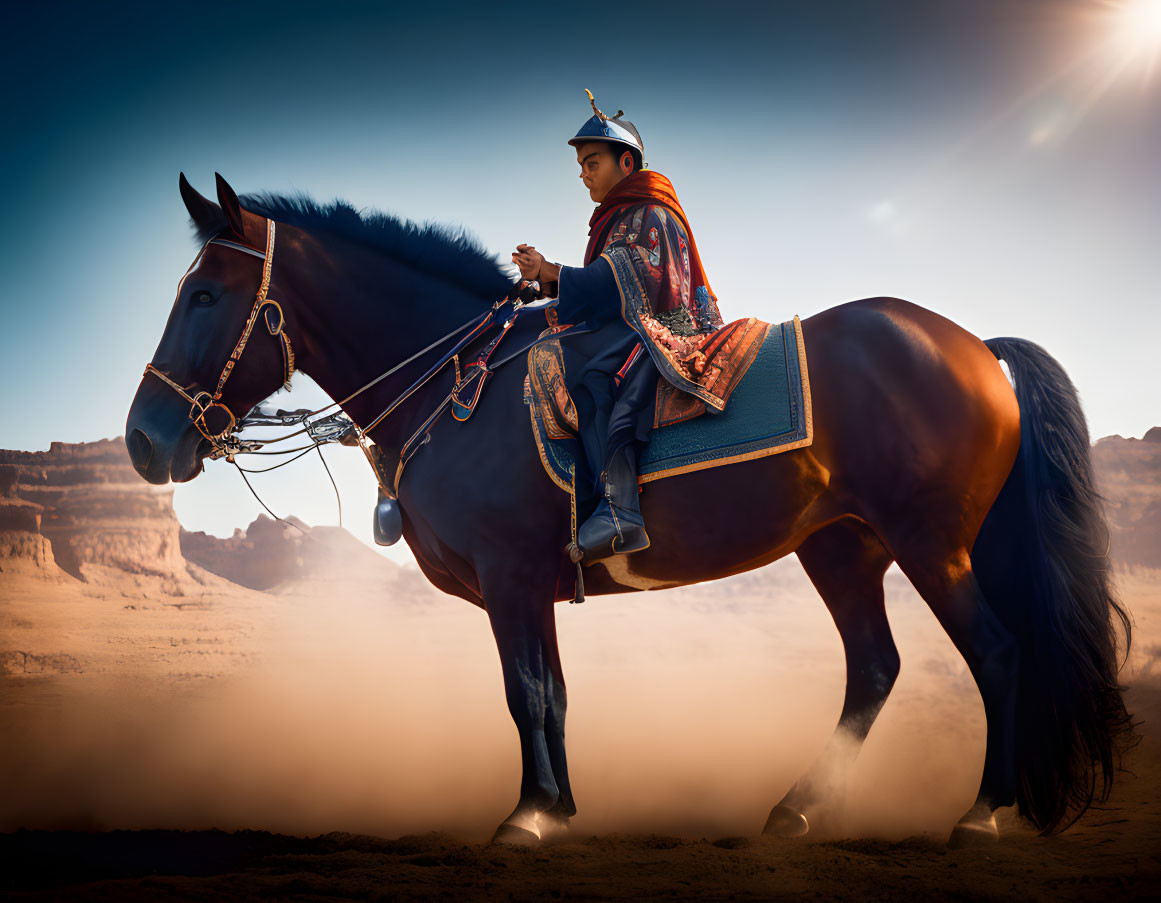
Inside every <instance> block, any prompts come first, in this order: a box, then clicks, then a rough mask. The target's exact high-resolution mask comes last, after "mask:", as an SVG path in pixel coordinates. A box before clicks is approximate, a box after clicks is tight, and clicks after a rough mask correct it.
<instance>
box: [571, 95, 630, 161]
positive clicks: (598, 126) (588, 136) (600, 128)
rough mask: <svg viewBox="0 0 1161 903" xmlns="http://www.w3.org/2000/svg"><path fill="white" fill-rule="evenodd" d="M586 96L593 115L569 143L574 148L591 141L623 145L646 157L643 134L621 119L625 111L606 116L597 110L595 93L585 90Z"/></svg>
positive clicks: (626, 120) (627, 121)
mask: <svg viewBox="0 0 1161 903" xmlns="http://www.w3.org/2000/svg"><path fill="white" fill-rule="evenodd" d="M585 94H587V95H588V96H589V103H590V104H592V107H593V115H592V116H591V117H590V118H589V120H588V121H587V122H585V124H584V125H582V126H581V127H580V131H578V132H577V133H576V135H575V136H573V137H572V138H570V139H569V142H568V143H569V144H571V145H572V146H573V147H579V146H580V145H582V144H585V143H587V142H589V141H607V142H608V143H609V144H623V145H625V146H626V147H630V148H632V149H633V150H636V151H637V152H638V153H640V154H641V156H642V157H644V156H645V142H643V141H642V140H641V133H640V132H638V131H637V127H636V126H634V125H633V123H631V122H630V121H629V120H628V119H622V118H621V117H622V116H624V115H625V112H624V111H623V110H617V115H616V116H606V115H605V114H604V113H602V112H601V111H600V110H598V109H597V102H596V100H594V99H593V92H592V91H590V90H589V89H588V88H585Z"/></svg>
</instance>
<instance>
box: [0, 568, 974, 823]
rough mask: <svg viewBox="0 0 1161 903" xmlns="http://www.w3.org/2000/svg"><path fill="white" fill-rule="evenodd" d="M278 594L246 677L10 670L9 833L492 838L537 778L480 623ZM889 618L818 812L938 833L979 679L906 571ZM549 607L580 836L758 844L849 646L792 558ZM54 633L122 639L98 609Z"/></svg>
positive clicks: (453, 613)
mask: <svg viewBox="0 0 1161 903" xmlns="http://www.w3.org/2000/svg"><path fill="white" fill-rule="evenodd" d="M239 592H240V593H248V595H247V596H246V598H247V599H255V598H258V597H259V596H262V594H254V593H250V592H249V591H241V590H239ZM264 598H269V599H270V600H271V603H270V605H269V611H268V612H267V614H265V615H263V616H262V617H258V615H253V614H247V612H253V611H258V609H257V608H252V609H242V608H240V609H239V613H238V615H237V617H238V619H240V622H239V625H238V626H239V628H241V627H245V631H246V635H247V637H248V639H247V640H246V643H248V644H249V646H248V652H247V655H246V656H244V657H243V658H244V659H245V664H244V665H242V666H239V667H238V668H236V669H234V670H233V671H230V672H228V673H223V674H218V675H216V676H205V675H201V676H198V675H193V676H186V677H184V678H183V677H181V676H178V677H174V676H173V675H172V674H168V673H164V672H160V671H158V670H157V669H152V670H150V669H148V668H144V667H142V668H136V669H123V670H120V671H119V670H118V669H117V668H114V667H106V668H101V669H97V670H84V671H82V672H80V673H68V672H61V673H52V674H45V675H43V676H37V675H28V674H21V675H18V676H14V675H11V674H10V675H8V676H6V677H4V678H2V679H0V680H2V682H0V694H2V697H3V698H2V700H0V716H2V718H3V723H2V724H0V729H2V737H0V773H2V774H3V776H4V784H5V789H4V792H3V794H2V795H0V831H8V830H13V829H16V828H19V827H28V828H84V829H113V828H162V827H164V828H187V829H204V828H211V827H216V828H221V829H226V830H233V829H241V828H254V829H265V830H270V831H277V832H284V833H294V834H318V833H322V832H328V831H345V832H354V833H368V834H376V835H383V836H397V835H399V834H405V833H419V832H426V831H432V830H440V831H446V832H449V833H451V834H453V835H457V836H461V837H463V838H465V839H469V840H483V839H487V838H488V837H490V836H491V833H492V831H493V830H494V829H495V826H496V825H497V824H498V823H499V822H500V821H501V820H502V819H503V818H504V817H505V816H506V815H507V814H508V812H509V811H510V810H511V808H512V807H513V806H514V805H515V803H516V799H517V792H518V788H519V782H520V772H519V747H518V742H517V735H516V730H515V728H514V727H513V725H512V722H511V719H510V717H509V715H508V711H507V707H506V704H505V701H504V694H503V686H502V680H501V674H500V667H499V661H498V658H497V655H496V651H495V646H494V643H493V640H492V636H491V631H490V629H489V627H488V623H487V618H486V616H485V614H484V613H483V612H481V611H479V610H478V609H475V608H474V607H472V606H470V605H468V604H467V603H465V602H462V601H460V600H456V599H451V598H449V597H443V596H437V595H430V596H425V597H424V598H422V599H415V598H392V597H391V596H390V595H389V594H386V595H383V596H374V595H372V596H367V595H363V594H359V595H345V594H344V593H343V592H342V591H341V587H339V588H338V589H336V588H335V587H333V586H327V585H325V584H321V585H317V586H313V587H299V588H297V589H296V590H295V592H294V593H291V594H287V595H274V596H270V597H264ZM52 604H53V603H52V601H51V600H50V599H47V598H46V599H45V600H44V605H46V606H48V605H52ZM225 604H226V603H220V605H225ZM264 604H265V603H264ZM263 610H264V611H265V609H263ZM888 610H889V614H890V616H891V621H892V625H893V627H894V631H895V636H896V642H897V645H898V647H899V650H900V654H901V656H902V660H903V670H902V674H901V675H900V678H899V682H898V683H897V685H896V688H895V691H894V693H893V694H892V697H891V699H890V700H889V701H888V703H887V706H886V708H885V709H884V711H883V713H882V715H881V716H880V719H879V721H878V722H877V724H876V726H875V728H874V730H873V731H872V733H871V735H870V738H869V739H868V741H867V743H866V745H865V747H864V748H863V750H862V754H861V755H860V756H859V758H858V760H857V762H856V764H855V766H854V767H853V768H852V769H851V770H850V773H849V774H848V775H847V778H846V793H845V794H844V796H843V799H842V802H841V804H839V803H836V804H835V805H834V806H831V807H829V808H828V810H827V811H826V812H825V813H822V814H821V815H820V819H819V821H818V824H817V826H818V827H820V828H821V829H822V832H823V834H824V836H825V835H830V836H834V835H852V834H853V835H861V836H884V837H897V836H905V835H914V834H924V833H929V834H932V835H936V836H945V835H946V833H947V832H948V830H949V829H950V827H951V825H952V824H953V823H954V821H955V820H956V818H958V817H959V815H960V814H962V813H963V812H964V811H965V810H966V809H967V808H968V806H969V805H970V804H971V802H972V799H973V798H974V795H975V790H976V787H977V785H978V781H979V775H980V771H981V768H982V760H983V749H984V718H983V709H982V705H981V704H980V702H979V698H978V695H977V694H976V692H975V688H974V685H973V684H972V682H971V679H970V676H969V675H968V673H967V671H966V669H965V667H964V666H963V663H962V661H961V660H960V658H959V657H958V655H957V653H956V652H955V650H954V649H953V648H952V646H951V644H950V642H949V641H948V640H947V637H946V636H945V635H944V634H943V633H942V631H941V630H940V628H939V627H938V625H937V624H936V622H935V620H934V618H933V617H932V616H931V614H930V613H929V611H928V610H927V608H926V607H925V606H924V605H923V603H922V602H921V601H920V600H919V599H918V597H917V596H916V595H915V593H914V591H913V590H911V588H910V586H909V584H907V583H906V581H905V580H904V579H903V578H902V577H901V575H898V574H897V573H892V574H891V575H889V577H888ZM109 617H113V616H112V615H110V616H109ZM247 618H249V619H250V620H248V621H247V620H246V619H247ZM241 621H246V623H245V624H241ZM557 623H558V633H559V637H560V644H561V652H562V656H563V660H564V666H565V676H566V679H567V680H568V687H569V713H568V743H569V757H570V769H571V776H572V784H573V791H574V794H575V797H576V800H577V804H578V807H579V812H578V815H577V816H576V817H575V818H574V819H573V830H574V832H576V833H580V834H605V833H609V832H623V831H631V832H644V833H658V834H670V835H683V836H691V837H698V836H705V835H745V834H750V835H752V834H756V833H757V832H758V831H760V829H761V827H762V825H763V823H764V821H765V819H766V816H767V814H768V813H769V811H770V808H771V807H772V806H773V805H774V804H775V803H776V802H778V800H779V799H780V798H781V797H782V795H783V794H784V793H785V792H786V790H787V789H788V788H789V787H790V786H791V784H792V783H793V782H794V780H795V779H796V778H797V777H798V776H799V775H800V774H801V773H802V772H803V771H804V770H805V769H806V768H807V767H808V766H809V764H810V763H811V761H812V760H813V758H814V757H815V756H816V755H817V754H818V753H819V752H821V750H822V748H823V746H824V745H825V743H826V741H827V738H828V737H829V736H830V733H831V731H832V729H833V727H834V725H835V722H836V721H837V718H838V714H839V711H840V709H841V707H842V696H843V685H844V662H843V652H842V646H841V643H840V642H839V639H838V635H837V632H836V631H835V629H834V626H833V624H832V623H831V621H830V618H829V615H828V614H827V612H826V609H825V607H824V606H823V604H822V602H821V600H820V599H819V598H818V596H817V594H816V593H815V592H814V590H813V588H812V587H811V586H810V584H809V583H808V581H807V580H806V578H805V576H804V575H803V574H802V572H801V570H800V569H799V568H798V565H797V563H796V562H795V561H793V560H790V561H786V562H780V563H777V564H775V565H773V566H771V567H769V568H764V569H763V570H761V571H758V572H754V573H752V574H748V575H742V576H740V577H738V578H734V579H732V580H728V581H722V582H719V583H715V584H706V585H702V586H697V587H690V588H686V589H682V590H674V591H667V592H661V593H650V594H635V595H625V596H612V597H608V596H606V597H590V598H589V600H588V601H587V602H586V603H585V604H583V605H577V606H571V605H567V604H562V605H558V606H557ZM62 625H63V626H62V627H61V628H60V629H61V630H62V631H64V632H67V631H68V630H70V629H73V630H80V629H83V630H86V631H89V632H90V633H91V634H92V637H91V639H92V641H93V642H95V643H100V642H108V640H106V639H103V637H104V634H102V632H101V631H102V630H104V631H105V632H106V633H109V634H110V635H111V634H112V631H111V628H110V627H109V623H108V622H106V621H101V620H99V619H98V620H93V621H92V622H91V623H88V624H86V625H84V626H77V625H73V626H72V627H69V625H68V622H67V621H65V622H62ZM102 625H104V626H102ZM175 642H176V641H175Z"/></svg>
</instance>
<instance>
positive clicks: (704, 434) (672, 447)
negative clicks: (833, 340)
mask: <svg viewBox="0 0 1161 903" xmlns="http://www.w3.org/2000/svg"><path fill="white" fill-rule="evenodd" d="M566 328H567V327H563V326H559V325H552V326H550V327H549V328H548V329H546V330H545V331H544V332H543V333H542V334H541V336H542V338H543V337H548V336H551V335H553V334H555V333H559V332H561V331H563V330H565V329H566ZM634 353H635V354H636V353H639V352H638V351H636V350H635V351H634ZM700 353H701V354H702V355H704V357H703V366H704V367H707V368H708V367H713V368H714V369H715V370H716V372H714V373H711V374H709V376H710V378H711V379H714V380H716V381H717V383H716V391H717V393H718V394H719V395H720V396H721V397H723V398H729V399H730V401H729V404H728V405H727V407H726V409H725V410H724V411H721V412H718V411H714V410H708V413H707V406H706V404H705V403H704V402H703V401H701V400H700V399H698V398H696V397H694V396H693V395H689V394H686V393H685V392H682V391H680V390H679V389H677V388H675V387H674V386H672V385H671V384H669V383H668V382H666V381H665V379H664V378H662V379H660V380H658V385H657V403H656V408H655V414H654V430H653V433H652V436H651V437H650V440H649V444H648V445H647V446H646V447H645V449H644V451H642V453H641V455H640V457H639V459H638V470H639V474H638V480H639V482H640V483H648V482H652V481H654V480H660V479H664V478H665V477H670V476H676V475H677V474H681V473H690V472H692V471H696V470H704V469H706V468H709V467H721V466H724V465H726V464H733V463H736V462H739V461H746V460H751V459H753V458H759V457H764V456H766V455H775V454H778V453H780V452H784V451H790V450H791V449H795V448H804V447H805V446H808V445H810V443H811V442H812V441H813V438H814V423H813V417H812V412H811V406H810V380H809V376H808V373H807V367H806V349H805V347H804V345H803V340H802V325H801V323H800V321H799V319H798V317H795V318H794V319H793V320H789V321H787V322H785V323H779V324H770V323H764V322H762V321H761V320H756V319H754V318H750V319H748V320H739V321H737V322H735V323H731V324H729V325H728V326H725V327H723V328H722V329H719V330H718V331H717V332H715V333H714V334H713V335H712V336H710V337H709V340H708V341H707V342H706V343H705V344H704V345H703V346H702V348H701V350H700ZM566 366H567V361H566V352H565V349H564V348H562V346H561V342H560V341H559V340H553V339H548V340H547V341H541V342H540V343H539V344H537V345H534V346H533V347H532V348H531V349H530V350H529V352H528V375H527V376H526V377H525V379H524V402H525V404H527V405H528V407H529V412H530V417H531V423H532V437H533V441H535V442H536V446H537V450H538V451H539V453H540V460H541V463H542V465H543V466H544V469H545V472H546V473H547V474H548V476H549V478H551V479H552V481H553V482H554V483H556V484H557V485H558V486H559V487H560V488H561V489H563V490H565V491H566V492H568V493H569V494H570V495H572V496H573V499H574V510H575V495H576V487H575V483H576V466H575V465H576V461H577V460H578V459H579V455H580V453H581V450H580V446H579V438H578V428H577V414H576V406H575V404H574V403H573V400H572V398H571V396H570V395H569V393H568V388H567V386H568V383H567V379H566V376H567V371H566Z"/></svg>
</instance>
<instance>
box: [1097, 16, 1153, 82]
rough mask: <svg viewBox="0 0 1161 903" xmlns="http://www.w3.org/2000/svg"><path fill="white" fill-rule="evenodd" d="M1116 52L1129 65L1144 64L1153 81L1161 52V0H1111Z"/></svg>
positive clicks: (1126, 65) (1146, 78)
mask: <svg viewBox="0 0 1161 903" xmlns="http://www.w3.org/2000/svg"><path fill="white" fill-rule="evenodd" d="M1106 5H1107V6H1108V7H1109V8H1110V10H1111V11H1112V13H1113V15H1112V25H1113V46H1114V52H1115V53H1117V54H1118V55H1119V56H1120V57H1121V62H1122V63H1123V64H1124V66H1125V67H1126V68H1127V67H1129V66H1137V65H1142V66H1143V67H1144V78H1145V81H1146V82H1147V81H1149V80H1150V78H1151V77H1152V75H1153V70H1154V68H1155V66H1156V63H1157V57H1158V56H1159V55H1161V0H1111V2H1109V3H1107V4H1106Z"/></svg>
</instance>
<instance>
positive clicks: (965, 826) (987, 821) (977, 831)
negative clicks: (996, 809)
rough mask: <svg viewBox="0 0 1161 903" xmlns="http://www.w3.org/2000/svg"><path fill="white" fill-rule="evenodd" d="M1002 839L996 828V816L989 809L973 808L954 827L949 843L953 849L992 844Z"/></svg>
mask: <svg viewBox="0 0 1161 903" xmlns="http://www.w3.org/2000/svg"><path fill="white" fill-rule="evenodd" d="M999 839H1000V832H999V831H998V830H997V829H996V816H995V815H993V814H992V813H991V812H989V811H988V810H987V809H984V810H983V811H977V809H976V808H972V809H971V811H969V812H968V814H967V815H965V816H964V817H963V818H961V819H960V820H959V823H958V824H957V825H956V826H955V827H954V828H953V829H952V832H951V837H949V838H948V839H947V845H948V846H949V847H951V848H952V849H953V850H959V849H962V848H963V847H984V846H991V845H992V844H994V843H996V841H998V840H999Z"/></svg>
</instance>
